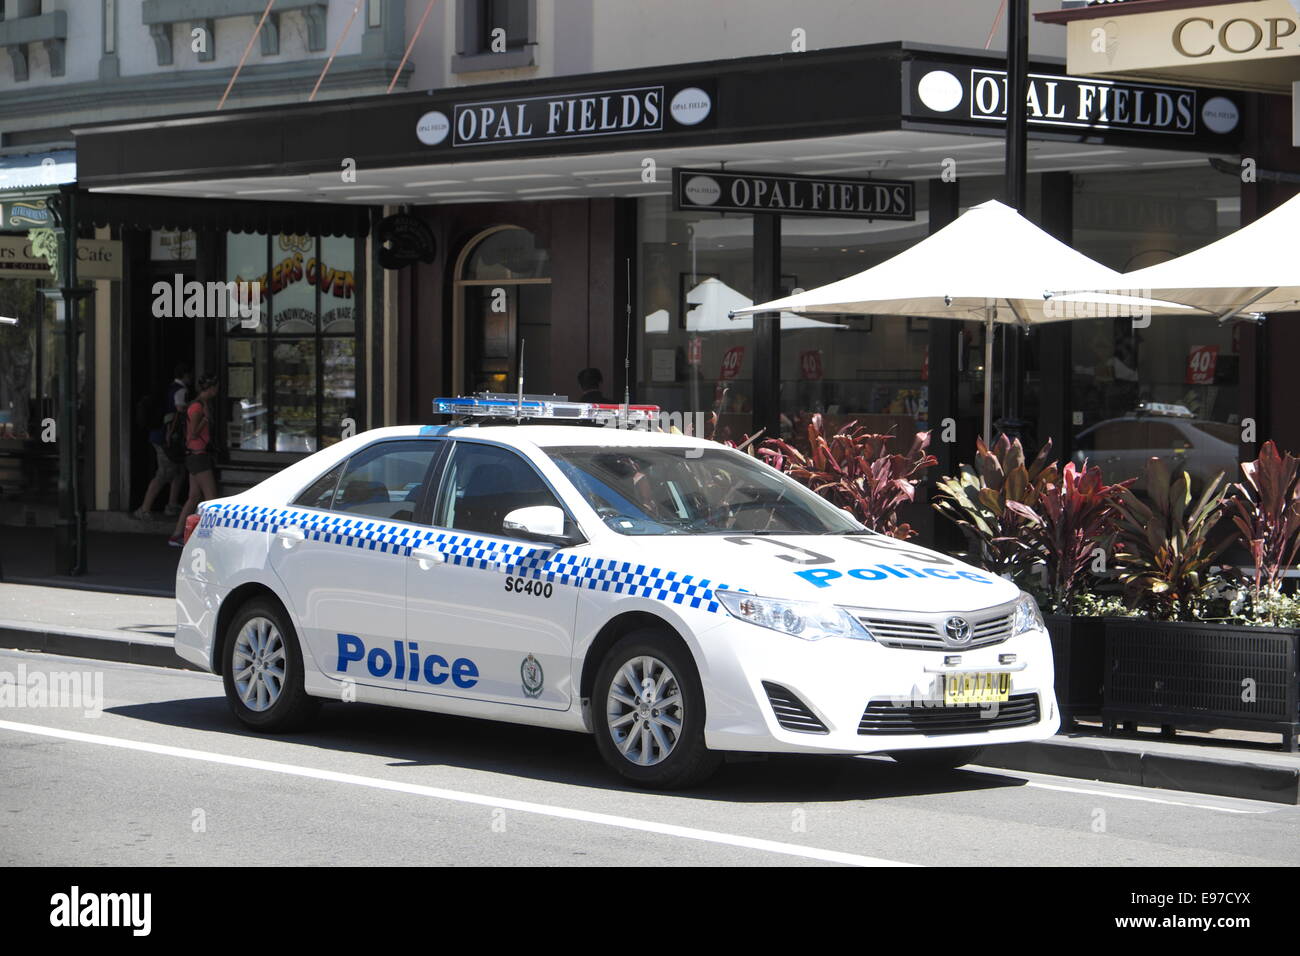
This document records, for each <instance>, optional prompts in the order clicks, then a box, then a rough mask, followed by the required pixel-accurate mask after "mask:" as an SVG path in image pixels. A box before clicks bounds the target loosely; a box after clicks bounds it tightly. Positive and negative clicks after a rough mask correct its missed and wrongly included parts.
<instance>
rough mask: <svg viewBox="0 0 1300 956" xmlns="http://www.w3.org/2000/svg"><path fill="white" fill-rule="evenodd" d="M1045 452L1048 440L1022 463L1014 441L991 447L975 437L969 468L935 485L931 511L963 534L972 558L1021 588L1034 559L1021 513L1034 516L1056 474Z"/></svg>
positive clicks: (1003, 438)
mask: <svg viewBox="0 0 1300 956" xmlns="http://www.w3.org/2000/svg"><path fill="white" fill-rule="evenodd" d="M1051 454H1052V442H1051V440H1050V439H1049V440H1048V441H1047V442H1046V443H1045V444H1044V445H1043V447H1042V448H1041V449H1039V451H1038V454H1037V455H1035V456H1034V459H1033V461H1030V462H1026V459H1025V450H1024V448H1023V447H1021V444H1020V439H1018V438H1009V437H1007V436H1006V435H999V436H998V440H997V441H996V442H994V443H993V447H992V448H989V447H988V446H987V445H985V444H984V439H982V438H977V439H976V440H975V464H974V465H973V466H972V465H962V466H961V467H960V468H959V469H958V473H957V475H956V476H955V477H947V478H940V479H939V480H938V482H936V483H935V495H934V502H933V506H934V509H935V510H936V511H938V512H939V513H940V514H941V515H943V516H944V517H946V518H948V519H949V520H951V521H952V522H953V523H955V524H956V525H957V527H958V528H960V529H961V530H962V533H963V534H965V535H966V538H967V540H968V541H969V543H970V551H971V556H972V559H973V560H974V561H976V562H977V563H978V564H980V565H981V566H982V567H984V568H986V569H987V570H989V571H992V572H993V573H994V574H997V575H1009V576H1010V577H1011V579H1012V580H1014V581H1016V582H1017V583H1020V584H1022V586H1023V585H1024V584H1025V583H1026V582H1027V579H1028V577H1029V572H1030V571H1031V570H1032V569H1033V567H1034V565H1035V563H1037V561H1038V560H1039V559H1040V555H1039V553H1038V550H1037V549H1036V548H1035V547H1034V546H1033V545H1032V543H1031V542H1030V541H1029V540H1028V538H1027V536H1026V535H1025V534H1024V533H1023V528H1024V525H1025V522H1026V521H1028V520H1030V519H1029V518H1026V517H1025V515H1026V514H1029V515H1033V514H1035V513H1036V512H1035V509H1036V508H1037V507H1038V495H1039V491H1040V490H1041V489H1042V487H1043V485H1044V484H1045V483H1047V482H1053V481H1057V480H1058V477H1059V473H1060V468H1059V466H1058V465H1057V464H1056V462H1054V461H1052V460H1051ZM1021 506H1023V507H1021Z"/></svg>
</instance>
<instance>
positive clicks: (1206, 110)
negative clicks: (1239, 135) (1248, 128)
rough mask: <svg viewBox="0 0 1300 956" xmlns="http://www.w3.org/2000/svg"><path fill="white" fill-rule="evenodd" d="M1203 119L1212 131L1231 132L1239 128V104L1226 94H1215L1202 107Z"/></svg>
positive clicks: (1207, 127) (1206, 126)
mask: <svg viewBox="0 0 1300 956" xmlns="http://www.w3.org/2000/svg"><path fill="white" fill-rule="evenodd" d="M1201 119H1202V120H1203V121H1204V122H1205V128H1206V129H1208V130H1209V131H1210V132H1212V133H1231V132H1232V131H1233V130H1234V129H1236V128H1237V123H1238V122H1239V121H1240V119H1241V114H1240V112H1238V110H1237V104H1236V103H1234V102H1232V100H1230V99H1228V98H1227V97H1226V96H1213V97H1210V99H1208V100H1206V101H1205V105H1204V106H1202V107H1201Z"/></svg>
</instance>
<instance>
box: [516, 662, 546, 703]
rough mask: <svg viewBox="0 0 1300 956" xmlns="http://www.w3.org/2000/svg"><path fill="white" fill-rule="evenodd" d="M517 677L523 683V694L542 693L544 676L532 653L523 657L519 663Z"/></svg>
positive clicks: (538, 694) (536, 694)
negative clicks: (522, 660)
mask: <svg viewBox="0 0 1300 956" xmlns="http://www.w3.org/2000/svg"><path fill="white" fill-rule="evenodd" d="M519 679H520V681H521V682H522V683H523V685H524V694H525V696H528V697H540V696H541V695H542V685H543V683H544V682H545V677H544V676H543V674H542V665H541V663H540V662H539V661H538V660H537V658H536V657H534V656H533V655H532V654H529V655H528V656H527V657H525V658H524V662H523V663H522V664H520V665H519Z"/></svg>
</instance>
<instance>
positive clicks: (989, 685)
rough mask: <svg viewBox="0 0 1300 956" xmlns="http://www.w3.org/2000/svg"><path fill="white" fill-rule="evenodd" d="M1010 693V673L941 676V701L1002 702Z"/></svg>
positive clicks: (949, 702)
mask: <svg viewBox="0 0 1300 956" xmlns="http://www.w3.org/2000/svg"><path fill="white" fill-rule="evenodd" d="M1010 694H1011V675H1010V674H1008V673H1006V672H1002V673H996V672H993V673H972V674H948V675H947V676H946V677H944V678H943V702H944V704H945V705H949V704H996V703H1003V702H1005V701H1006V700H1007V698H1008V696H1009V695H1010Z"/></svg>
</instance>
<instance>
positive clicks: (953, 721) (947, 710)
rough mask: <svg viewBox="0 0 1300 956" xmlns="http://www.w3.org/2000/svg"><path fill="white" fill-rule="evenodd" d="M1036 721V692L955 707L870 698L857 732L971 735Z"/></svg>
mask: <svg viewBox="0 0 1300 956" xmlns="http://www.w3.org/2000/svg"><path fill="white" fill-rule="evenodd" d="M1036 723H1038V695H1037V694H1012V695H1011V699H1010V700H1008V701H1007V702H1006V703H1002V704H998V705H997V710H996V711H995V710H993V705H989V704H985V705H983V706H976V705H966V706H958V707H937V706H936V707H917V706H914V705H909V706H905V707H904V706H899V705H897V704H895V703H893V702H892V701H888V700H873V701H872V702H871V703H869V704H867V709H866V710H865V711H863V712H862V720H861V721H859V723H858V733H859V734H972V733H977V732H979V731H981V730H1001V729H1003V728H1006V727H1027V726H1029V725H1031V724H1036Z"/></svg>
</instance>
